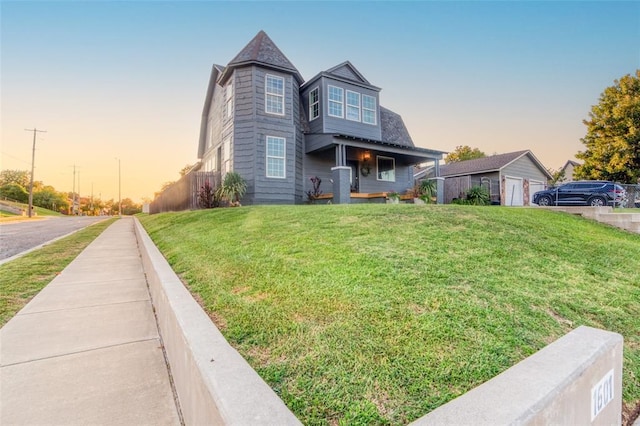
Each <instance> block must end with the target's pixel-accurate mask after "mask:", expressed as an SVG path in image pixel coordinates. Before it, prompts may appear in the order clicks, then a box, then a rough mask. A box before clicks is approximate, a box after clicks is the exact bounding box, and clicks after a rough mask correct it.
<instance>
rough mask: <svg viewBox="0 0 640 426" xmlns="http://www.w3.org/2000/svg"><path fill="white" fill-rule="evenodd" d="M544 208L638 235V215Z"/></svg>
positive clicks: (595, 209)
mask: <svg viewBox="0 0 640 426" xmlns="http://www.w3.org/2000/svg"><path fill="white" fill-rule="evenodd" d="M544 208H546V209H548V210H555V211H561V212H565V213H571V214H576V215H580V216H582V217H585V218H587V219H592V220H595V221H598V222H600V223H606V224H607V225H611V226H616V227H618V228H620V229H624V230H626V231H630V232H636V233H638V234H640V213H613V209H612V208H611V207H585V206H567V207H544Z"/></svg>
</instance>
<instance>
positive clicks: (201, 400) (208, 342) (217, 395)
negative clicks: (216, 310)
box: [135, 219, 301, 425]
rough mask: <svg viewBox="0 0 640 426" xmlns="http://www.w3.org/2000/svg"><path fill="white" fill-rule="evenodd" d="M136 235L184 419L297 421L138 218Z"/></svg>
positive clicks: (266, 422)
mask: <svg viewBox="0 0 640 426" xmlns="http://www.w3.org/2000/svg"><path fill="white" fill-rule="evenodd" d="M135 222H136V235H137V237H138V245H139V248H140V253H141V255H142V262H143V265H144V269H145V273H146V274H147V281H148V283H149V290H150V292H151V297H152V301H153V305H154V308H155V311H156V315H157V317H158V323H159V324H158V325H159V327H160V335H161V336H162V339H163V342H164V346H165V350H166V353H167V358H168V361H169V365H170V368H171V372H172V375H173V380H174V384H175V388H176V392H177V394H178V399H179V402H180V407H181V409H182V415H183V417H184V421H185V424H187V425H205V424H208V425H213V424H217V425H221V424H224V425H275V424H277V425H299V424H301V423H300V422H299V421H298V419H297V418H296V417H295V416H294V415H293V413H292V412H291V411H290V410H289V409H288V408H287V406H286V405H285V404H284V403H283V402H282V400H281V399H280V398H279V397H278V396H277V395H276V394H275V392H274V391H273V390H272V389H271V388H270V387H269V385H267V384H266V383H265V382H264V381H263V380H262V378H261V377H260V376H258V374H257V373H256V372H255V371H254V370H253V369H252V368H251V366H249V364H248V363H247V362H246V361H245V360H244V358H242V356H240V354H239V353H238V352H237V351H236V350H235V349H233V348H232V347H231V346H230V345H229V344H228V343H227V341H226V340H225V338H224V337H223V336H222V334H221V333H220V331H219V330H218V329H217V328H216V327H215V326H214V324H213V323H212V322H211V320H210V318H209V317H208V316H207V315H206V313H205V312H204V311H203V310H202V308H201V307H200V305H198V303H197V302H196V301H195V300H194V299H193V297H192V296H191V294H190V293H189V291H188V290H187V289H186V288H185V287H184V285H183V284H182V282H181V281H180V279H179V278H178V277H177V276H176V274H175V273H174V272H173V270H172V269H171V267H170V266H169V264H168V263H167V262H166V260H165V259H164V257H163V256H162V254H161V253H160V252H159V251H158V249H157V247H156V246H155V244H153V242H152V241H151V239H150V238H149V236H148V235H147V233H146V231H145V230H144V228H143V227H142V225H141V224H140V222H139V221H138V220H137V219H136V220H135Z"/></svg>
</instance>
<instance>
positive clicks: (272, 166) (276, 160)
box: [266, 136, 287, 178]
mask: <svg viewBox="0 0 640 426" xmlns="http://www.w3.org/2000/svg"><path fill="white" fill-rule="evenodd" d="M286 144H287V140H286V139H285V138H278V137H275V136H267V173H266V174H267V177H269V178H285V177H287V176H286V171H285V163H286V156H287V154H286V152H287V150H286V148H287V146H286Z"/></svg>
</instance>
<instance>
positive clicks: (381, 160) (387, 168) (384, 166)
mask: <svg viewBox="0 0 640 426" xmlns="http://www.w3.org/2000/svg"><path fill="white" fill-rule="evenodd" d="M376 167H377V169H376V178H377V179H378V180H383V181H385V182H395V181H396V160H395V158H392V157H384V156H382V155H378V156H376Z"/></svg>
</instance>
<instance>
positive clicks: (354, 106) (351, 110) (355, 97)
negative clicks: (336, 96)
mask: <svg viewBox="0 0 640 426" xmlns="http://www.w3.org/2000/svg"><path fill="white" fill-rule="evenodd" d="M347 120H352V121H360V93H358V92H352V91H351V90H347Z"/></svg>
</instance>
